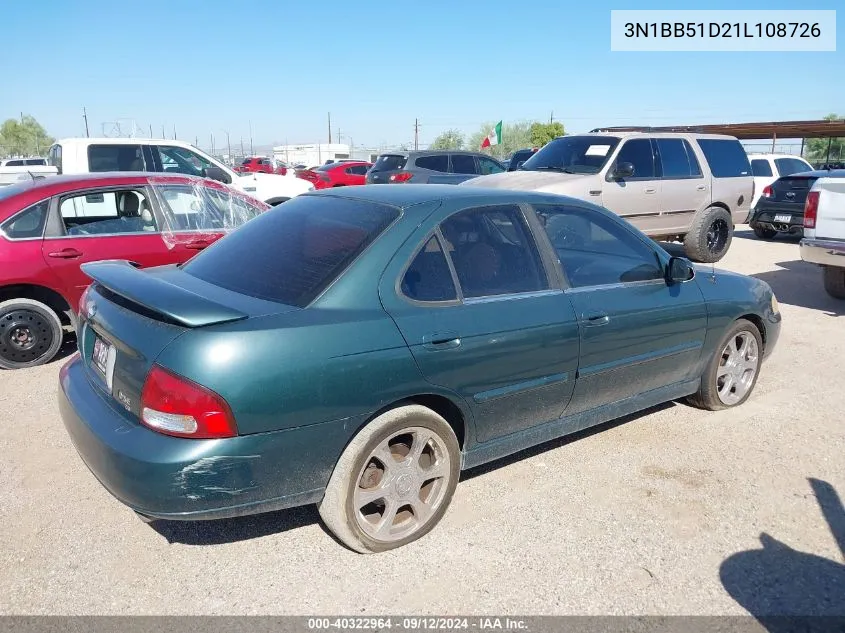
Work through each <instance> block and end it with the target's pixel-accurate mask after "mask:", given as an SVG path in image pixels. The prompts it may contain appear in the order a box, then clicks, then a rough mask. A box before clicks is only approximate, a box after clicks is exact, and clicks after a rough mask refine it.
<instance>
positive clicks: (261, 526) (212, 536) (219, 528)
mask: <svg viewBox="0 0 845 633" xmlns="http://www.w3.org/2000/svg"><path fill="white" fill-rule="evenodd" d="M674 406H675V403H674V402H667V403H664V404H661V405H658V406H656V407H652V408H650V409H646V410H644V411H640V412H638V413H635V414H632V415H628V416H625V417H622V418H619V419H617V420H613V421H611V422H607V423H605V424H600V425H598V426H594V427H591V428H589V429H585V430H584V431H580V432H578V433H573V434H572V435H567V436H565V437H561V438H557V439H554V440H550V441H548V442H545V443H544V444H539V445H537V446H533V447H531V448H528V449H525V450H523V451H520V452H518V453H515V454H513V455H510V456H508V457H503V458H502V459H498V460H495V461H493V462H490V463H488V464H484V465H482V466H478V467H476V468H472V469H470V470H467V471H464V472H463V473H461V480H462V481H465V480H467V479H472V478H473V477H478V476H479V475H483V474H485V473H489V472H491V471H493V470H497V469H499V468H503V467H506V466H509V465H510V464H514V463H516V462H518V461H521V460H523V459H527V458H529V457H534V456H535V455H540V454H542V453H545V452H546V451H550V450H554V449H556V448H558V447H560V446H565V445H566V444H569V443H571V442H576V441H578V440H579V439H583V438H585V437H589V436H590V435H593V434H595V433H600V432H602V431H606V430H608V429H611V428H614V427H616V426H619V425H620V424H625V423H626V422H631V421H633V420H636V419H639V418H642V417H644V416H647V415H650V414H652V413H655V412H657V411H663V410H665V409H668V408H671V407H674ZM315 523H319V525H320V527H321V528H322V529H323V531H324V532H326V534H328V535H329V536H331V537H332V538H334V535H332V534H331V533H330V532H328V530H326V529H325V528H324V527H323V525H322V523H320V514H319V512H318V511H317V507H316V506H314V505H309V506H302V507H298V508H291V509H289V510H278V511H276V512H267V513H264V514H254V515H249V516H243V517H235V518H231V519H216V520H212V521H164V520H155V521H152V522H150V523H149V524H148V525H149V526H150V527H151V528H152V529H153V530H155V531H156V532H158V533H159V534H160V535H161V536H163V537H164V538H165V539H167V541H168V542H169V543H182V544H184V545H221V544H224V543H236V542H238V541H247V540H250V539H254V538H261V537H262V536H269V535H272V534H281V533H283V532H287V531H289V530H295V529H296V528H300V527H305V526H308V525H313V524H315ZM335 540H337V539H335Z"/></svg>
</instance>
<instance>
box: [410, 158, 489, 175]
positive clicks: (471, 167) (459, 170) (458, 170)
mask: <svg viewBox="0 0 845 633" xmlns="http://www.w3.org/2000/svg"><path fill="white" fill-rule="evenodd" d="M419 164H420V161H419V160H418V161H417V165H419ZM428 169H431V167H429V168H428ZM452 173H453V174H475V173H477V172H476V171H475V158H473V157H472V156H467V155H466V154H452Z"/></svg>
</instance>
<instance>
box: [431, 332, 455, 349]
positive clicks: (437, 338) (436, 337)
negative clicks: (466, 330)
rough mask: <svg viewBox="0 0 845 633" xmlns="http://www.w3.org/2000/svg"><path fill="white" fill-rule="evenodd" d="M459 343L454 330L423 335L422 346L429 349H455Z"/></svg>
mask: <svg viewBox="0 0 845 633" xmlns="http://www.w3.org/2000/svg"><path fill="white" fill-rule="evenodd" d="M460 345H461V339H460V338H459V337H458V335H457V333H456V332H434V333H432V334H426V335H425V336H424V337H423V347H425V348H426V349H430V350H442V349H455V348H456V347H460Z"/></svg>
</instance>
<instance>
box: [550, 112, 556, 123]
mask: <svg viewBox="0 0 845 633" xmlns="http://www.w3.org/2000/svg"><path fill="white" fill-rule="evenodd" d="M554 122H555V111H554V110H552V113H551V114H550V115H549V125H551V124H552V123H554Z"/></svg>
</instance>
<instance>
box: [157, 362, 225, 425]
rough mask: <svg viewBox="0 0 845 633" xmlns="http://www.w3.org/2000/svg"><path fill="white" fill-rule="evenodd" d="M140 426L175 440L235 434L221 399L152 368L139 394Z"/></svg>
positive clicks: (159, 369)
mask: <svg viewBox="0 0 845 633" xmlns="http://www.w3.org/2000/svg"><path fill="white" fill-rule="evenodd" d="M141 422H143V423H144V425H145V426H148V427H149V428H151V429H153V430H154V431H158V432H159V433H163V434H165V435H175V436H176V437H191V438H197V439H200V438H202V439H208V438H221V437H234V436H236V435H237V434H238V427H237V425H236V424H235V418H234V416H233V415H232V411H231V409H229V405H228V404H226V401H225V400H224V399H223V398H221V397H220V396H219V395H217V394H216V393H214V392H213V391H211V390H210V389H206V388H205V387H203V386H201V385H198V384H196V383H195V382H192V381H190V380H188V379H187V378H183V377H182V376H178V375H176V374H173V373H170V372H169V371H167V370H166V369H163V368H162V367H159V366H158V365H153V367H152V369H151V370H150V373H149V374H147V380H146V382H145V383H144V388H143V389H142V390H141Z"/></svg>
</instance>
